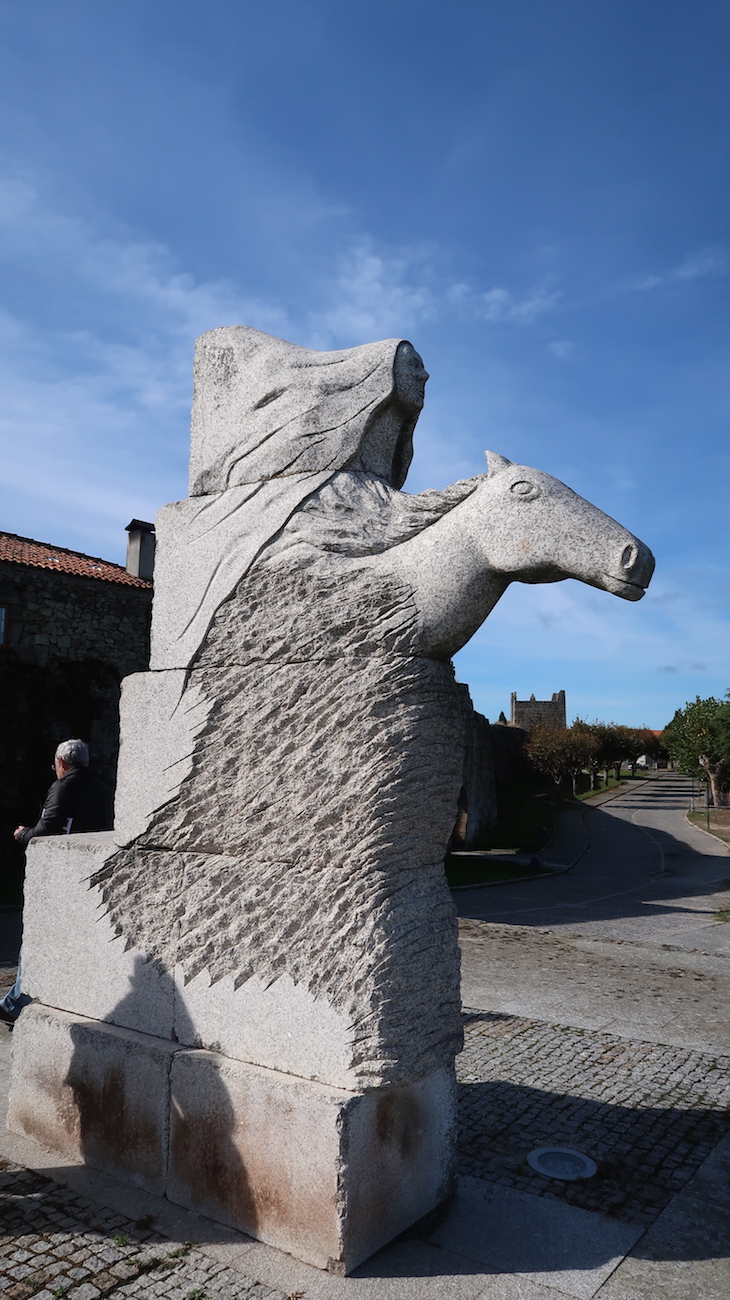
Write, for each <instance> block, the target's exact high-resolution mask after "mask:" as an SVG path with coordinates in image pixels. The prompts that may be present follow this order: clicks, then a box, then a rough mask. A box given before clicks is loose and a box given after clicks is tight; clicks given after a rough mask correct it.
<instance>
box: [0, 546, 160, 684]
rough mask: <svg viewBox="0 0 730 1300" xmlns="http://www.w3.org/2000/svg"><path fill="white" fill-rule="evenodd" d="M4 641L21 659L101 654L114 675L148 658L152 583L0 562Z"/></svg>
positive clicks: (81, 657)
mask: <svg viewBox="0 0 730 1300" xmlns="http://www.w3.org/2000/svg"><path fill="white" fill-rule="evenodd" d="M0 605H5V606H7V608H8V631H7V644H6V646H4V647H3V651H4V652H5V653H7V651H8V649H10V650H12V651H14V652H15V654H16V655H17V656H18V658H19V659H21V660H22V661H23V662H25V663H34V664H38V665H41V666H42V665H46V664H50V663H54V662H58V661H59V660H67V661H70V662H76V663H78V662H80V661H83V660H87V659H99V660H102V661H103V662H104V663H107V664H109V665H110V666H111V667H113V668H114V669H115V670H116V672H117V674H118V676H119V677H120V678H121V677H126V676H127V674H128V673H135V672H141V671H143V670H144V669H145V668H146V667H147V665H148V663H149V653H150V651H149V639H150V632H149V624H150V609H151V605H152V586H151V585H150V586H149V587H132V586H126V585H125V584H123V583H116V582H104V581H98V580H96V579H94V578H84V577H78V576H76V575H75V574H71V573H54V572H53V571H52V570H49V569H37V568H31V567H30V566H26V565H24V564H12V563H2V562H0Z"/></svg>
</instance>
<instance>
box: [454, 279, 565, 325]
mask: <svg viewBox="0 0 730 1300" xmlns="http://www.w3.org/2000/svg"><path fill="white" fill-rule="evenodd" d="M560 297H561V294H560V292H559V291H558V290H556V289H550V288H549V286H548V285H547V284H540V285H537V286H535V287H534V288H532V289H530V290H528V291H527V292H526V293H523V294H519V293H516V292H514V291H513V290H512V289H505V288H503V287H495V288H493V289H487V290H486V291H484V292H482V291H479V290H475V289H473V288H472V287H471V286H470V285H468V284H464V283H462V282H456V283H454V284H451V285H450V286H449V288H448V289H447V290H446V294H445V299H446V301H447V302H448V303H449V304H450V305H451V306H452V307H454V308H455V309H456V310H457V311H459V313H460V314H461V315H464V316H468V317H470V318H471V319H472V320H477V321H488V322H490V323H492V324H497V323H499V324H501V323H507V324H513V325H532V324H533V323H534V322H535V321H536V320H537V318H538V317H539V316H543V315H544V314H545V313H546V312H550V311H554V310H555V309H556V307H557V305H558V302H559V300H560Z"/></svg>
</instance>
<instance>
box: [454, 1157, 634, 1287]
mask: <svg viewBox="0 0 730 1300" xmlns="http://www.w3.org/2000/svg"><path fill="white" fill-rule="evenodd" d="M641 1233H642V1229H641V1228H640V1227H635V1226H633V1227H632V1226H631V1225H629V1224H625V1223H618V1222H615V1221H614V1220H612V1219H608V1218H606V1217H605V1216H604V1215H601V1214H591V1213H589V1212H587V1211H585V1210H578V1209H576V1208H575V1207H574V1206H569V1205H563V1204H561V1203H560V1202H559V1201H552V1200H543V1201H533V1199H532V1198H531V1197H529V1196H528V1195H526V1194H525V1193H523V1192H516V1191H513V1190H511V1189H509V1188H501V1187H495V1186H494V1185H492V1184H488V1183H483V1182H481V1181H480V1180H478V1179H464V1180H463V1181H462V1186H461V1189H460V1191H459V1192H458V1193H457V1196H456V1198H455V1202H454V1205H453V1207H452V1210H451V1212H450V1213H449V1216H448V1219H447V1220H446V1222H445V1223H444V1225H443V1226H442V1227H441V1228H439V1229H438V1230H437V1231H436V1232H435V1233H434V1234H433V1237H432V1238H431V1240H432V1241H435V1242H437V1243H438V1244H439V1245H442V1246H444V1247H446V1248H447V1249H450V1250H451V1251H452V1252H453V1253H454V1254H458V1255H460V1256H462V1257H466V1258H467V1259H473V1260H475V1261H476V1262H478V1263H479V1264H481V1265H482V1266H485V1268H486V1269H488V1270H489V1271H491V1272H493V1273H506V1274H511V1273H518V1274H521V1275H523V1276H527V1277H529V1280H530V1281H532V1282H536V1283H538V1284H539V1285H541V1286H552V1287H553V1288H554V1289H557V1290H559V1291H563V1292H564V1293H565V1294H566V1295H568V1296H574V1297H576V1300H592V1297H593V1296H594V1295H595V1294H596V1292H597V1291H598V1289H599V1287H600V1286H601V1285H602V1284H603V1282H604V1281H605V1280H606V1279H607V1278H608V1277H610V1275H611V1273H613V1271H614V1269H615V1268H616V1267H617V1265H618V1264H620V1263H621V1260H622V1259H623V1258H624V1256H625V1255H626V1254H627V1252H628V1251H629V1250H630V1249H631V1247H632V1246H633V1245H634V1243H635V1242H636V1241H637V1239H638V1238H639V1237H640V1236H641Z"/></svg>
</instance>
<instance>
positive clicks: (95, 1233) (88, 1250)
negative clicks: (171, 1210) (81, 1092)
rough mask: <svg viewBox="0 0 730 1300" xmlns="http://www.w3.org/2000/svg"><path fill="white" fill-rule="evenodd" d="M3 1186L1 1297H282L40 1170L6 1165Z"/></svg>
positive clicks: (218, 1299)
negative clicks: (103, 1206)
mask: <svg viewBox="0 0 730 1300" xmlns="http://www.w3.org/2000/svg"><path fill="white" fill-rule="evenodd" d="M0 1189H1V1190H2V1207H1V1208H0V1296H2V1298H3V1300H29V1297H31V1296H32V1297H34V1300H52V1298H53V1297H56V1298H57V1297H60V1296H64V1297H68V1300H97V1297H100V1296H113V1297H114V1300H122V1297H130V1300H131V1298H132V1297H140V1298H141V1297H144V1300H285V1297H284V1295H283V1293H282V1292H281V1291H275V1290H272V1288H271V1287H268V1286H264V1285H263V1284H262V1283H261V1282H256V1281H254V1280H253V1279H252V1278H247V1277H244V1276H242V1275H241V1274H240V1273H236V1272H233V1271H232V1270H231V1269H229V1268H226V1267H225V1266H224V1265H222V1264H219V1263H216V1261H215V1260H213V1259H210V1258H209V1257H208V1256H207V1255H205V1254H203V1253H202V1252H201V1251H199V1250H196V1249H195V1248H194V1246H193V1245H192V1244H191V1243H190V1242H179V1241H178V1242H176V1241H169V1240H165V1239H163V1238H162V1237H160V1236H159V1235H157V1234H155V1233H154V1232H152V1231H151V1230H150V1228H149V1226H148V1224H147V1223H146V1222H145V1221H144V1220H142V1219H140V1220H138V1221H137V1222H136V1223H132V1222H131V1221H130V1220H129V1219H126V1218H123V1217H122V1216H121V1215H119V1214H115V1213H114V1212H113V1211H112V1210H106V1209H104V1208H102V1207H100V1206H98V1205H93V1204H92V1203H91V1202H90V1201H87V1200H85V1199H84V1198H83V1197H81V1196H78V1195H76V1194H75V1193H73V1192H71V1191H69V1189H68V1188H66V1187H61V1186H59V1185H58V1184H57V1183H53V1182H50V1181H49V1179H47V1178H43V1177H42V1176H41V1175H40V1174H37V1173H32V1172H30V1171H28V1170H26V1169H20V1168H18V1166H15V1165H9V1166H7V1167H6V1168H5V1169H4V1170H2V1172H0ZM296 1295H297V1293H296V1292H294V1293H290V1295H289V1297H287V1300H295V1297H296Z"/></svg>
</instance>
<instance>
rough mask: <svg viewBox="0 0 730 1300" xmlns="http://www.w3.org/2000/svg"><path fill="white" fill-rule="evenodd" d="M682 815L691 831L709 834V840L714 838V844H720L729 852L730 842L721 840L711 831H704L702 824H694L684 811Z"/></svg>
mask: <svg viewBox="0 0 730 1300" xmlns="http://www.w3.org/2000/svg"><path fill="white" fill-rule="evenodd" d="M682 816H683V817H684V820H685V821H686V823H687V825H688V826H691V827H692V830H693V831H699V832H700V834H701V835H709V837H710V839H711V840H714V841H715V843H716V844H722V847H723V848H724V849H727V851H728V853H730V844H727V843H726V842H725V840H721V839H720V836H719V835H713V833H712V831H706V830H705V828H704V826H695V824H694V822H691V821H690V819H689V816H688V815H687V813H686V812H685V813H682Z"/></svg>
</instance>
